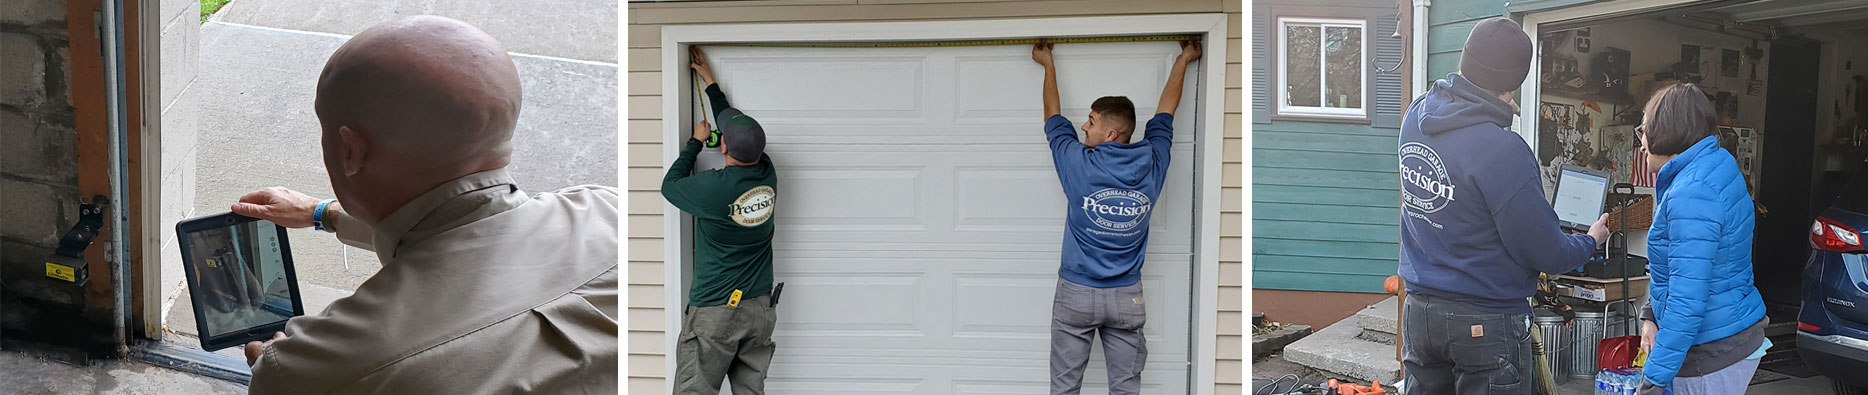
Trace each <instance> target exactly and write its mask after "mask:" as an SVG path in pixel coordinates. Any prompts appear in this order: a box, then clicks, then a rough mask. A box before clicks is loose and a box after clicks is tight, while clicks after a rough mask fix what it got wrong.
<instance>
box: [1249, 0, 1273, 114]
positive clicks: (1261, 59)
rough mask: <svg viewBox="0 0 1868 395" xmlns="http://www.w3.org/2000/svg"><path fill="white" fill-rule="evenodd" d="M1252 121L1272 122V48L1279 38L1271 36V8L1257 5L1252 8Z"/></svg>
mask: <svg viewBox="0 0 1868 395" xmlns="http://www.w3.org/2000/svg"><path fill="white" fill-rule="evenodd" d="M1252 12H1253V13H1252V43H1251V47H1252V93H1251V94H1252V123H1271V105H1272V101H1273V100H1277V97H1276V96H1274V95H1272V94H1271V81H1273V80H1274V79H1276V78H1277V77H1276V76H1273V75H1271V73H1272V72H1273V70H1272V68H1271V51H1272V50H1271V49H1270V48H1273V47H1276V46H1277V41H1276V40H1277V38H1276V37H1272V36H1271V9H1270V7H1265V6H1257V7H1254V9H1253V10H1252Z"/></svg>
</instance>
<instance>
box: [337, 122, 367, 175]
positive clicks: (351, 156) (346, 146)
mask: <svg viewBox="0 0 1868 395" xmlns="http://www.w3.org/2000/svg"><path fill="white" fill-rule="evenodd" d="M337 138H338V148H337V155H338V163H342V164H343V165H344V176H346V177H354V176H356V175H357V173H362V172H363V163H364V161H365V160H367V159H368V158H369V152H370V140H369V138H367V137H364V136H363V133H357V131H356V130H354V129H351V128H350V126H339V127H338V128H337Z"/></svg>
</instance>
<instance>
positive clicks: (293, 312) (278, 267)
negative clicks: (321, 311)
mask: <svg viewBox="0 0 1868 395" xmlns="http://www.w3.org/2000/svg"><path fill="white" fill-rule="evenodd" d="M175 233H176V236H177V237H176V240H180V241H181V243H180V244H181V248H182V272H183V273H186V275H187V277H188V296H189V299H190V300H191V301H192V302H193V306H194V308H195V328H196V330H195V332H197V333H198V334H199V335H200V336H201V348H202V349H206V350H208V351H214V350H219V349H222V348H227V347H233V346H239V345H243V344H246V343H247V342H249V341H255V340H261V341H263V340H266V339H270V338H272V334H273V332H279V331H283V330H285V322H286V320H287V319H290V318H292V317H296V316H300V315H304V314H305V307H304V303H303V301H302V300H301V299H299V295H298V275H297V274H296V273H294V272H293V269H292V248H291V245H290V244H288V243H287V242H286V237H285V227H284V226H279V225H278V224H274V223H272V222H271V221H266V220H261V219H257V218H251V217H245V216H241V215H237V214H233V213H226V214H221V215H215V216H211V217H202V218H196V219H191V220H187V221H183V222H181V223H179V224H175Z"/></svg>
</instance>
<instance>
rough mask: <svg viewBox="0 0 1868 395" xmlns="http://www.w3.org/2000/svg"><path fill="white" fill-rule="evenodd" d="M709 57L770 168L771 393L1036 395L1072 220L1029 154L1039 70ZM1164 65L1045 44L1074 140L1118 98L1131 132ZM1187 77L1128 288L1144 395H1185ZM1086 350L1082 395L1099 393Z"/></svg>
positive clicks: (1148, 109)
mask: <svg viewBox="0 0 1868 395" xmlns="http://www.w3.org/2000/svg"><path fill="white" fill-rule="evenodd" d="M707 51H708V55H709V57H710V58H712V59H713V64H714V67H715V69H716V70H717V71H716V72H715V74H716V75H717V76H718V77H719V78H720V83H721V86H722V87H723V88H724V89H725V91H726V93H727V96H728V98H730V99H731V100H732V102H733V104H734V106H735V107H739V108H740V109H742V110H744V111H745V112H746V113H747V114H748V115H751V116H753V117H755V118H757V119H758V120H759V121H760V122H761V123H762V124H763V125H764V126H765V130H766V133H767V135H768V146H767V151H768V152H769V153H770V154H771V156H772V158H773V161H774V163H776V164H777V165H778V168H779V179H780V181H779V182H780V195H779V196H780V197H779V206H778V211H777V213H778V217H777V221H778V236H777V239H776V245H775V247H774V249H775V250H776V257H777V259H776V261H775V263H774V265H775V268H776V270H775V272H776V274H775V276H776V279H777V281H783V282H785V283H786V286H785V291H784V295H783V297H782V305H781V306H780V307H779V314H780V316H779V325H778V329H777V334H776V338H775V340H776V341H777V343H778V345H779V348H778V353H777V356H776V357H775V358H774V360H773V366H772V369H771V371H770V375H771V377H770V379H769V380H768V381H767V388H768V389H769V390H770V391H771V393H774V394H842V393H848V394H1036V393H1045V391H1046V388H1047V386H1048V383H1049V350H1050V322H1051V300H1052V291H1053V289H1054V286H1055V284H1056V280H1057V270H1058V265H1059V261H1058V256H1059V248H1061V247H1060V244H1061V242H1062V240H1063V237H1064V235H1063V231H1064V215H1065V210H1067V209H1068V208H1069V207H1073V206H1069V204H1070V202H1067V201H1066V200H1065V198H1064V195H1063V190H1062V188H1061V187H1060V186H1059V185H1058V180H1057V176H1056V173H1055V171H1054V170H1053V168H1052V164H1051V159H1050V158H1051V156H1050V154H1049V153H1048V151H1047V148H1046V145H1045V139H1044V133H1043V130H1042V129H1043V128H1042V125H1043V120H1042V111H1041V107H1042V102H1041V98H1042V96H1041V91H1040V89H1041V87H1042V81H1043V80H1042V78H1043V70H1042V68H1041V67H1039V66H1038V65H1037V64H1035V63H1033V62H1032V61H1031V51H1030V48H1029V47H1023V46H996V47H949V48H863V49H850V48H750V47H724V46H716V47H708V48H707ZM1179 51H1180V49H1179V47H1178V46H1177V45H1176V44H1174V43H1168V42H1153V43H1113V44H1068V45H1059V46H1058V47H1057V49H1056V58H1057V63H1058V65H1059V66H1058V67H1059V82H1060V84H1061V88H1060V91H1061V94H1062V99H1063V112H1064V115H1065V116H1066V117H1068V118H1070V119H1071V121H1073V122H1076V123H1077V124H1078V125H1082V122H1084V121H1085V117H1086V114H1088V112H1089V105H1090V102H1091V101H1092V100H1095V99H1096V98H1097V97H1100V96H1104V95H1124V96H1128V97H1129V98H1130V99H1131V100H1133V101H1134V102H1135V104H1136V113H1138V114H1142V115H1140V117H1142V118H1143V120H1144V121H1145V119H1146V118H1147V117H1148V116H1151V115H1152V114H1154V113H1155V108H1154V107H1155V104H1156V101H1157V100H1158V98H1159V97H1160V94H1161V87H1162V84H1164V83H1165V82H1166V81H1167V73H1168V72H1169V71H1170V70H1171V69H1172V65H1173V59H1174V57H1175V55H1177V54H1178V53H1179ZM1189 74H1190V75H1193V76H1195V77H1194V78H1188V83H1187V86H1186V87H1185V89H1186V91H1185V92H1186V93H1185V96H1184V97H1185V98H1184V99H1183V101H1182V102H1181V105H1180V111H1179V114H1178V115H1179V116H1178V117H1177V121H1176V122H1175V129H1176V133H1175V137H1174V144H1175V146H1174V149H1173V152H1174V156H1173V164H1172V168H1171V169H1170V174H1171V175H1170V178H1169V179H1168V180H1167V186H1166V189H1165V190H1164V191H1163V192H1162V195H1161V198H1160V201H1161V203H1160V204H1159V206H1157V207H1158V208H1157V210H1156V211H1155V213H1154V218H1153V220H1152V229H1151V230H1150V238H1149V247H1148V257H1147V264H1146V266H1145V269H1144V270H1143V276H1142V278H1143V280H1142V281H1143V284H1144V287H1145V289H1146V294H1147V301H1146V303H1147V305H1148V315H1149V316H1148V324H1147V327H1146V330H1145V334H1146V336H1147V339H1148V348H1149V351H1150V353H1149V357H1148V365H1147V367H1146V371H1145V374H1144V378H1143V383H1144V384H1143V392H1144V393H1150V394H1164V393H1186V392H1187V386H1188V383H1187V381H1188V369H1189V360H1190V357H1189V352H1188V342H1189V330H1188V327H1189V322H1190V320H1191V318H1190V316H1189V313H1190V311H1189V304H1190V299H1191V295H1192V292H1191V289H1192V281H1191V277H1190V276H1191V269H1192V262H1193V259H1192V240H1193V217H1192V215H1193V209H1194V205H1193V199H1194V196H1193V191H1194V190H1195V189H1194V187H1193V179H1194V177H1193V168H1194V163H1196V160H1195V158H1194V152H1196V150H1195V149H1194V144H1193V142H1194V135H1195V133H1194V132H1195V131H1194V124H1195V123H1196V122H1195V120H1196V119H1197V117H1196V114H1195V111H1194V109H1195V107H1198V106H1197V105H1196V104H1195V102H1194V99H1193V98H1194V97H1195V96H1196V94H1195V84H1194V83H1193V81H1195V80H1196V79H1197V75H1198V74H1197V73H1189ZM710 108H711V107H710ZM1137 134H1138V137H1139V134H1140V133H1137ZM703 157H704V158H710V160H713V161H715V162H717V159H712V158H717V157H718V155H717V153H709V154H708V155H703ZM684 277H685V276H684ZM683 294H685V292H684V293H683ZM1096 349H1097V351H1096V354H1095V355H1093V356H1092V359H1091V361H1090V369H1089V370H1088V371H1087V372H1086V373H1085V379H1084V382H1085V383H1084V388H1085V391H1084V392H1085V393H1103V392H1106V383H1107V377H1108V376H1107V373H1106V372H1105V370H1104V369H1103V359H1102V352H1101V350H1100V349H1101V345H1100V341H1099V343H1098V344H1097V345H1096Z"/></svg>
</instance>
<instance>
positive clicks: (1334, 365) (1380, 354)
mask: <svg viewBox="0 0 1868 395" xmlns="http://www.w3.org/2000/svg"><path fill="white" fill-rule="evenodd" d="M1388 309H1389V310H1388V311H1394V310H1393V309H1394V305H1392V304H1391V305H1388ZM1358 315H1360V314H1358ZM1360 321H1361V320H1357V319H1353V318H1352V319H1345V320H1342V321H1338V322H1337V323H1336V324H1334V325H1330V326H1329V327H1326V328H1323V330H1321V331H1318V332H1317V333H1313V334H1311V335H1310V336H1308V337H1305V338H1303V339H1302V340H1298V341H1297V342H1295V343H1291V344H1290V345H1288V346H1285V347H1284V359H1285V360H1287V361H1291V362H1292V363H1296V364H1299V365H1304V366H1308V367H1311V368H1316V369H1319V370H1324V371H1328V372H1331V373H1335V374H1340V375H1343V376H1346V377H1350V378H1354V379H1356V380H1361V381H1364V382H1367V381H1381V382H1382V383H1384V384H1387V383H1393V382H1395V380H1396V379H1399V378H1400V375H1401V362H1399V361H1396V360H1395V349H1394V345H1391V344H1382V343H1379V342H1374V341H1368V340H1363V339H1360V338H1359V336H1361V334H1362V333H1363V332H1364V330H1363V328H1362V326H1361V323H1360ZM1390 330H1393V329H1390ZM1374 332H1378V333H1380V331H1379V330H1377V331H1374Z"/></svg>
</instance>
